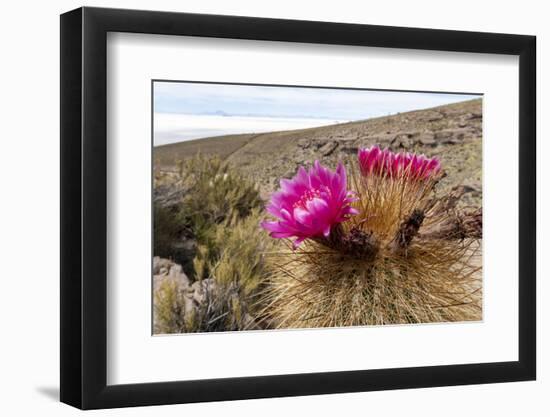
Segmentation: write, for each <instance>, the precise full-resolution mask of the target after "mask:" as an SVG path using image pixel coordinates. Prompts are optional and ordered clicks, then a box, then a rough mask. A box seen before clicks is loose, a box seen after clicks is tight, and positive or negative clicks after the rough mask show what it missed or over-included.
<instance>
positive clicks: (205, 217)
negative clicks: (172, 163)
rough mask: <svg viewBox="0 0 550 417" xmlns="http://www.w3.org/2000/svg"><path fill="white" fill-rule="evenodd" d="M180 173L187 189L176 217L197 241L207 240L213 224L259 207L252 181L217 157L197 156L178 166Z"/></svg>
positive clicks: (248, 212) (256, 190)
mask: <svg viewBox="0 0 550 417" xmlns="http://www.w3.org/2000/svg"><path fill="white" fill-rule="evenodd" d="M180 173H181V176H182V179H183V183H184V184H187V185H188V187H189V188H188V191H187V193H186V195H185V197H184V199H183V201H182V204H181V206H180V212H179V214H178V216H179V219H180V221H181V222H182V223H186V224H188V225H190V226H191V228H192V229H193V232H194V234H195V236H196V238H197V240H199V241H202V240H207V239H209V238H210V237H211V235H210V233H211V228H212V226H213V225H216V224H220V223H222V222H223V221H224V220H226V219H227V218H228V217H230V216H234V215H235V216H237V217H238V218H244V217H246V216H248V215H249V214H250V213H251V211H252V210H253V209H255V208H259V207H261V206H262V205H263V202H262V199H261V198H260V193H259V191H258V189H257V187H256V185H255V184H254V182H252V181H250V180H249V179H247V178H246V177H244V176H243V175H241V174H240V173H239V172H238V171H237V170H235V169H232V168H231V167H230V166H229V164H228V163H227V162H224V161H222V160H221V159H220V158H219V157H210V158H208V157H204V156H201V155H197V156H196V157H194V158H191V159H188V160H186V161H184V162H182V163H181V166H180Z"/></svg>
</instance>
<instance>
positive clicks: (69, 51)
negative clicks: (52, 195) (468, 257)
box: [60, 7, 536, 409]
mask: <svg viewBox="0 0 550 417" xmlns="http://www.w3.org/2000/svg"><path fill="white" fill-rule="evenodd" d="M108 32H132V33H147V34H162V35H175V36H178V35H186V36H198V37H217V38H235V39H256V40H269V41H285V42H304V43H318V44H333V45H356V46H371V47H383V48H404V49H421V50H441V51H456V52H477V53H490V54H507V55H516V56H519V103H518V112H519V132H518V134H519V135H518V137H519V155H518V158H519V270H518V277H519V293H518V297H519V350H518V352H519V358H518V359H519V360H518V361H513V362H495V363H477V364H467V365H445V366H428V367H411V368H399V369H376V370H357V371H345V372H327V373H310V374H292V375H273V376H255V377H239V378H226V379H209V380H198V381H174V382H162V383H141V384H131V385H112V386H109V385H107V383H106V375H107V334H106V329H107V303H106V300H107V276H106V275H107V273H106V271H107V268H106V265H107V259H106V258H107V253H106V243H107V181H108V178H107V139H106V127H107V112H106V93H107V87H106V85H107V83H106V81H107V73H106V44H107V42H106V39H107V33H108ZM535 45H536V38H535V37H534V36H524V35H510V34H495V33H481V32H461V31H448V30H431V29H415V28H403V27H387V26H371V25H357V24H341V23H324V22H311V21H293V20H278V19H265V18H251V17H233V16H217V15H200V14H185V13H169V12H153V11H136V10H120V9H102V8H88V7H84V8H79V9H77V10H73V11H70V12H68V13H65V14H63V15H61V54H60V56H61V310H60V315H61V401H62V402H64V403H67V404H70V405H72V406H75V407H78V408H82V409H95V408H111V407H124V406H143V405H156V404H174V403H190V402H201V401H219V400H237V399H250V398H264V397H283V396H298V395H313V394H328V393H344V392H357V391H376V390H388V389H401V388H421V387H434V386H449V385H464V384H482V383H496V382H507V381H525V380H534V379H535V377H536V314H535V311H536V306H535V301H536V294H535V292H536V285H535V274H536V266H535V265H536V264H535V257H536V187H535V185H536V165H535V162H536V158H535V156H536V143H535V136H536V130H535V122H536V120H535V117H536V116H535V107H536V92H535V87H536V84H535V83H536V81H535V79H536V77H535V75H536V74H535V67H536V65H535V62H536V57H535V53H536V52H535V51H536V47H535Z"/></svg>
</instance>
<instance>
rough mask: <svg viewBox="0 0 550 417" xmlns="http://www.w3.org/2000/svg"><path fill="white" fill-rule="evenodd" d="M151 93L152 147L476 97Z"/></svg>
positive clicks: (201, 86)
mask: <svg viewBox="0 0 550 417" xmlns="http://www.w3.org/2000/svg"><path fill="white" fill-rule="evenodd" d="M153 94H154V112H155V114H154V142H155V145H163V144H167V143H174V142H180V141H184V140H190V139H197V138H205V137H211V136H220V135H226V134H236V133H261V132H270V131H277V130H290V129H303V128H307V127H315V126H322V125H328V124H334V123H342V122H348V121H355V120H364V119H369V118H372V117H378V116H387V115H390V114H396V113H400V112H405V111H411V110H418V109H425V108H430V107H435V106H440V105H444V104H450V103H456V102H460V101H465V100H471V99H474V98H477V97H480V95H476V94H448V93H416V92H414V93H413V92H399V91H373V90H349V89H324V88H309V87H308V88H302V87H271V86H257V85H253V86H249V85H234V84H205V83H187V82H164V81H163V82H159V81H156V82H155V83H154V93H153Z"/></svg>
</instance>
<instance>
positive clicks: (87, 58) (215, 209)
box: [60, 7, 536, 409]
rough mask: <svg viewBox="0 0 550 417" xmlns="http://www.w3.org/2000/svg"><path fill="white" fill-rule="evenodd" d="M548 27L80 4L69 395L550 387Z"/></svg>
mask: <svg viewBox="0 0 550 417" xmlns="http://www.w3.org/2000/svg"><path fill="white" fill-rule="evenodd" d="M535 103H536V97H535V37H532V36H524V35H509V34H493V33H475V32H459V31H446V30H431V29H416V28H401V27H386V26H371V25H355V24H341V23H326V22H311V21H292V20H276V19H264V18H251V17H236V16H215V15H198V14H185V13H167V12H151V11H135V10H117V9H100V8H87V7H85V8H80V9H77V10H74V11H71V12H68V13H65V14H63V15H62V16H61V312H60V314H61V401H63V402H65V403H67V404H70V405H73V406H75V407H79V408H82V409H92V408H111V407H125V406H139V405H155V404H174V403H188V402H201V401H218V400H234V399H247V398H264V397H278V396H297V395H314V394H326V393H343V392H356V391H371V390H387V389H400V388H420V387H434V386H446V385H462V384H481V383H495V382H507V381H524V380H533V379H535V375H536V350H535V346H536V330H535V329H536V316H535V311H536V308H535V299H536V297H535V288H536V285H535V272H536V271H535V253H536V251H535V248H536V237H535V236H536V234H535V231H536V204H535V201H536V195H535V171H536V169H535V161H536V158H535V152H536V150H535Z"/></svg>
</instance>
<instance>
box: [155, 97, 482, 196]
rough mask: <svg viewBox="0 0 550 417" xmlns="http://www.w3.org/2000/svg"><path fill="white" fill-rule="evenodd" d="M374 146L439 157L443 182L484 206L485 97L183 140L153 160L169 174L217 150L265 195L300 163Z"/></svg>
mask: <svg viewBox="0 0 550 417" xmlns="http://www.w3.org/2000/svg"><path fill="white" fill-rule="evenodd" d="M374 144H378V145H380V146H382V147H389V148H391V149H392V150H394V151H400V150H406V151H415V152H420V153H424V154H426V155H428V156H438V157H439V158H440V159H441V161H442V165H443V168H444V169H445V171H446V173H447V177H446V178H445V179H444V180H443V181H442V183H441V186H442V187H443V188H445V189H449V188H451V187H453V186H456V185H464V186H465V187H466V191H467V193H466V195H465V196H464V204H467V205H469V204H472V205H478V206H479V205H481V185H482V100H481V99H476V100H470V101H465V102H461V103H456V104H451V105H446V106H440V107H434V108H431V109H427V110H418V111H412V112H407V113H400V114H397V115H392V116H386V117H379V118H374V119H369V120H364V121H357V122H351V123H343V124H337V125H332V126H326V127H318V128H311V129H303V130H293V131H283V132H270V133H262V134H242V135H231V136H223V137H215V138H206V139H198V140H193V141H186V142H180V143H176V144H171V145H165V146H161V147H157V148H155V151H154V160H155V169H156V170H157V171H165V172H169V171H171V170H174V169H175V166H176V164H177V161H178V160H182V159H185V158H187V157H191V156H193V155H195V154H196V153H197V152H200V153H202V154H217V155H219V156H221V157H222V158H224V159H226V160H227V161H228V162H230V163H231V164H232V165H234V166H235V167H237V168H239V169H240V170H241V171H242V172H243V173H245V174H247V175H249V176H250V177H251V178H253V179H254V180H255V181H256V182H257V183H258V184H259V186H260V189H261V192H262V195H263V196H264V197H266V196H267V195H268V194H269V193H270V192H271V191H273V190H274V189H275V188H276V187H277V186H278V181H279V179H280V178H281V177H291V176H293V175H294V174H295V172H296V170H297V167H298V166H299V165H304V164H310V163H311V162H313V161H314V160H315V159H319V160H321V161H322V162H323V163H326V164H328V165H329V166H334V165H335V164H336V163H337V162H338V161H339V160H345V159H347V158H350V157H351V158H354V157H355V155H356V154H357V149H358V147H368V146H371V145H374Z"/></svg>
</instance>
